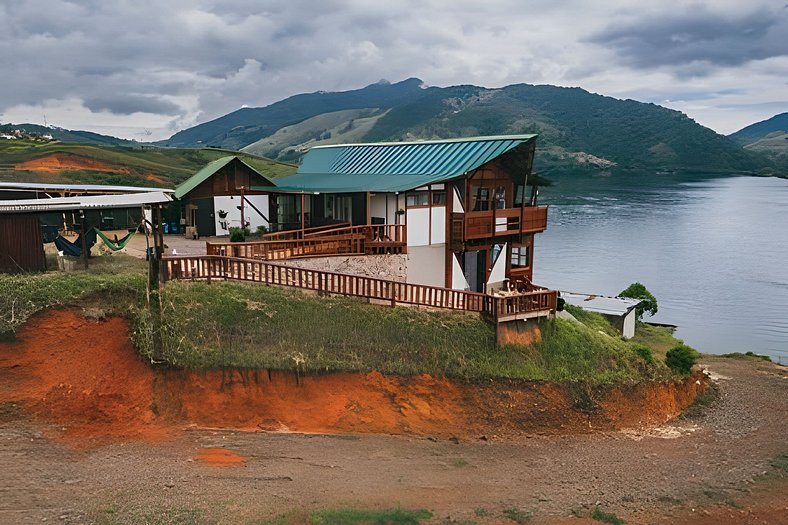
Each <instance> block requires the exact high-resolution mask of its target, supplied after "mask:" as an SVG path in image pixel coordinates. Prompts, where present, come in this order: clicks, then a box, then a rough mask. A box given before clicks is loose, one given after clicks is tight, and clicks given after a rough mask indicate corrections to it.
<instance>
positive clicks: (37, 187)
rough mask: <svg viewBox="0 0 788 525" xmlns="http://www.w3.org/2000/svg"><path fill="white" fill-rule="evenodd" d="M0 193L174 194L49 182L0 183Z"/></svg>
mask: <svg viewBox="0 0 788 525" xmlns="http://www.w3.org/2000/svg"><path fill="white" fill-rule="evenodd" d="M0 191H17V192H19V191H30V192H41V193H47V192H51V193H61V192H74V193H94V194H98V195H105V194H115V193H150V192H163V193H173V192H175V190H171V189H168V188H145V187H139V186H110V185H106V184H50V183H47V182H0Z"/></svg>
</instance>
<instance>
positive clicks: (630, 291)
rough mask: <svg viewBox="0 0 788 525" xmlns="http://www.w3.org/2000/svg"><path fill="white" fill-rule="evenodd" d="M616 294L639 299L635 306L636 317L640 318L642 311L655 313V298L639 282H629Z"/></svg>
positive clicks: (650, 313)
mask: <svg viewBox="0 0 788 525" xmlns="http://www.w3.org/2000/svg"><path fill="white" fill-rule="evenodd" d="M618 296H619V297H631V298H632V299H640V304H639V305H637V306H636V307H635V312H636V313H637V317H638V319H642V318H643V314H644V313H648V314H649V315H655V314H656V313H657V309H658V308H657V298H656V297H654V296H653V295H652V294H651V292H649V291H648V290H646V287H645V286H643V285H642V284H640V283H632V284H630V285H629V286H627V289H626V290H624V291H622V292H621V293H620V294H618Z"/></svg>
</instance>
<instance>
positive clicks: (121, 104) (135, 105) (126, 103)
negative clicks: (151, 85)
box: [84, 95, 181, 115]
mask: <svg viewBox="0 0 788 525" xmlns="http://www.w3.org/2000/svg"><path fill="white" fill-rule="evenodd" d="M84 102H85V106H86V107H87V108H88V109H90V110H92V111H109V112H110V113H115V114H117V115H131V114H132V113H137V112H142V113H158V114H161V115H177V114H178V112H179V111H180V109H181V108H180V106H178V105H177V104H173V103H172V102H168V101H166V100H161V99H160V98H156V97H153V96H140V95H123V96H114V95H110V96H98V97H92V98H86V99H85V101H84Z"/></svg>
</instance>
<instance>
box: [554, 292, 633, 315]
mask: <svg viewBox="0 0 788 525" xmlns="http://www.w3.org/2000/svg"><path fill="white" fill-rule="evenodd" d="M561 297H562V298H563V299H564V301H566V302H567V303H569V304H571V305H574V306H579V307H581V308H583V309H584V310H588V311H589V312H597V313H600V314H607V315H625V314H627V313H629V311H630V310H632V309H633V308H635V307H636V306H637V305H639V304H640V303H641V300H640V299H632V298H629V297H608V296H606V295H589V294H583V293H573V292H561Z"/></svg>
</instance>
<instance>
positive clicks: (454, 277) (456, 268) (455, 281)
mask: <svg viewBox="0 0 788 525" xmlns="http://www.w3.org/2000/svg"><path fill="white" fill-rule="evenodd" d="M451 259H452V260H451V287H452V288H453V289H454V290H470V289H471V287H470V285H469V284H468V280H467V279H466V278H465V274H463V272H462V266H460V261H459V260H457V255H456V254H452V256H451Z"/></svg>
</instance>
